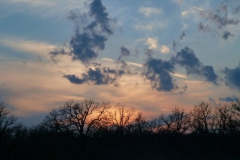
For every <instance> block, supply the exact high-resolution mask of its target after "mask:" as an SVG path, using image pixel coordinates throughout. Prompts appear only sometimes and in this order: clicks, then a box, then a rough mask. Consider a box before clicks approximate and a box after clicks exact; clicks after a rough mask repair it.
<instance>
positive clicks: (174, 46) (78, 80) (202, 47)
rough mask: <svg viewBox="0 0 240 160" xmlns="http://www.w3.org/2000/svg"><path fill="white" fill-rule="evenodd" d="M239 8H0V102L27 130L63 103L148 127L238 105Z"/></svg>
mask: <svg viewBox="0 0 240 160" xmlns="http://www.w3.org/2000/svg"><path fill="white" fill-rule="evenodd" d="M239 37H240V1H239V0H223V1H219V0H201V1H200V0H162V1H156V0H121V1H119V0H87V1H86V0H68V1H66V0H1V1H0V74H1V77H0V101H5V102H7V103H8V106H9V107H10V109H11V111H12V112H13V113H14V115H16V116H17V117H19V120H20V121H21V122H23V123H25V124H28V125H31V124H36V123H38V122H40V121H41V120H42V119H43V117H44V116H45V115H46V114H47V113H48V112H49V111H50V110H52V109H54V108H58V107H59V106H61V105H63V104H64V103H65V102H66V101H68V100H74V101H76V102H77V101H81V100H84V99H94V100H97V101H108V102H110V103H111V104H112V105H116V104H117V103H121V104H125V105H126V107H135V108H136V110H137V111H141V112H143V113H144V114H145V115H146V116H147V117H154V116H158V115H160V114H161V113H168V112H169V111H171V109H172V108H173V107H175V106H178V107H181V108H184V109H185V110H186V111H188V110H191V109H192V107H193V106H194V105H195V104H198V103H199V102H201V101H205V102H209V103H211V104H212V105H215V106H216V105H222V104H224V103H226V102H231V101H234V100H236V99H237V98H239V97H240V39H239Z"/></svg>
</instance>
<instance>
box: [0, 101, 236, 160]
mask: <svg viewBox="0 0 240 160" xmlns="http://www.w3.org/2000/svg"><path fill="white" fill-rule="evenodd" d="M239 148H240V102H239V101H236V102H234V103H230V104H227V105H223V106H220V107H219V106H210V105H209V104H208V103H205V102H202V103H199V104H198V105H196V106H194V107H193V109H192V111H191V112H188V113H187V112H184V111H183V110H182V109H180V108H173V109H172V111H171V113H170V114H168V115H160V116H159V117H157V118H155V119H152V120H147V119H146V117H144V115H143V114H142V113H137V112H136V111H135V109H134V108H130V109H128V108H127V107H125V106H124V105H121V104H117V105H116V106H115V107H111V106H110V104H109V103H107V102H96V101H93V100H85V101H82V102H80V103H74V102H66V103H65V104H64V106H62V107H60V108H58V109H56V110H53V111H51V112H50V113H49V114H48V115H47V116H46V117H45V119H44V120H43V121H42V122H41V123H40V124H38V125H36V126H32V127H25V126H24V125H22V124H19V123H17V121H16V118H15V117H14V116H13V115H11V113H10V112H9V110H8V109H7V104H6V103H3V102H2V103H0V156H1V157H0V158H1V159H24V160H28V159H31V160H32V159H34V160H35V159H36V160H38V159H39V160H42V159H51V160H52V159H86V160H88V159H94V160H95V159H96V160H98V159H99V160H103V159H104V160H107V159H111V160H118V159H119V160H122V159H125V160H127V159H147V160H151V159H152V160H154V159H156V160H159V159H168V160H169V159H240V152H239Z"/></svg>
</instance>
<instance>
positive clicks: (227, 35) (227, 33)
mask: <svg viewBox="0 0 240 160" xmlns="http://www.w3.org/2000/svg"><path fill="white" fill-rule="evenodd" d="M229 36H232V37H233V36H234V35H233V34H231V33H230V32H229V31H225V32H224V33H223V36H222V38H223V39H225V40H227V39H228V37H229Z"/></svg>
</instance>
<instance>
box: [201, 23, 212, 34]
mask: <svg viewBox="0 0 240 160" xmlns="http://www.w3.org/2000/svg"><path fill="white" fill-rule="evenodd" d="M198 31H200V32H208V31H211V29H210V27H209V25H204V24H202V23H201V22H200V23H199V24H198Z"/></svg>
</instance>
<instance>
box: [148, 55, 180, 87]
mask: <svg viewBox="0 0 240 160" xmlns="http://www.w3.org/2000/svg"><path fill="white" fill-rule="evenodd" d="M144 67H145V69H146V70H145V71H144V72H143V75H144V77H145V78H146V79H148V80H150V82H151V83H152V87H153V88H154V89H156V90H158V91H165V92H170V91H172V90H174V89H176V88H177V86H176V85H174V80H173V79H172V77H171V75H170V73H174V70H175V68H174V65H173V64H172V63H171V62H170V61H163V60H161V59H154V58H149V59H148V60H147V62H146V63H145V64H144Z"/></svg>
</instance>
